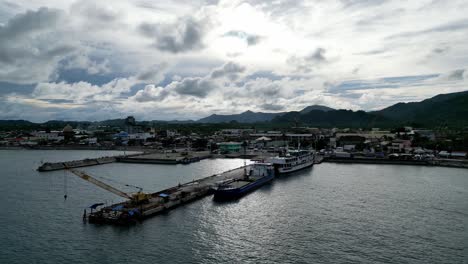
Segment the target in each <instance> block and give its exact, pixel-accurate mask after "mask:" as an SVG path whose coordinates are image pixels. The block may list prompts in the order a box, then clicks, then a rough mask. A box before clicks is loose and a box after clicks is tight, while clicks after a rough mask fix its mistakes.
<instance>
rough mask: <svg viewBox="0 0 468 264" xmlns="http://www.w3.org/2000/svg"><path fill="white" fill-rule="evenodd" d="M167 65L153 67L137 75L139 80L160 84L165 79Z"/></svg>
mask: <svg viewBox="0 0 468 264" xmlns="http://www.w3.org/2000/svg"><path fill="white" fill-rule="evenodd" d="M165 69H166V64H164V63H163V64H160V65H153V66H152V67H149V68H147V69H146V70H144V71H142V72H140V73H139V74H138V75H137V79H138V80H140V81H144V82H147V83H159V82H160V81H162V80H163V79H164V70H165Z"/></svg>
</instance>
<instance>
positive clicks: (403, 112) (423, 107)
mask: <svg viewBox="0 0 468 264" xmlns="http://www.w3.org/2000/svg"><path fill="white" fill-rule="evenodd" d="M467 116H468V91H464V92H458V93H450V94H440V95H437V96H434V97H432V98H429V99H426V100H423V101H421V102H412V103H397V104H395V105H392V106H390V107H387V108H384V109H382V110H379V111H371V112H364V111H351V110H343V109H333V108H330V107H327V106H322V105H311V106H308V107H306V108H304V109H302V110H300V111H291V112H280V113H263V112H252V111H246V112H243V113H240V114H234V115H211V116H208V117H205V118H202V119H200V120H198V121H196V122H199V123H223V122H225V123H228V122H233V121H235V122H238V123H256V122H271V123H275V124H286V123H288V124H296V125H297V124H299V123H300V124H305V125H311V126H321V127H331V126H338V127H343V126H349V127H389V126H398V125H413V126H427V127H434V126H451V127H464V126H468V118H466V117H467Z"/></svg>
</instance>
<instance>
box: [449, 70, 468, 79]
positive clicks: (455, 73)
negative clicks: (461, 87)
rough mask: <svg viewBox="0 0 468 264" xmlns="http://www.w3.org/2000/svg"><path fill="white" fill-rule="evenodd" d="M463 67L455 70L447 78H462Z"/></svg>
mask: <svg viewBox="0 0 468 264" xmlns="http://www.w3.org/2000/svg"><path fill="white" fill-rule="evenodd" d="M464 73H465V69H458V70H455V71H453V72H451V73H449V75H448V79H449V80H451V81H460V80H463V79H464V76H463V75H464Z"/></svg>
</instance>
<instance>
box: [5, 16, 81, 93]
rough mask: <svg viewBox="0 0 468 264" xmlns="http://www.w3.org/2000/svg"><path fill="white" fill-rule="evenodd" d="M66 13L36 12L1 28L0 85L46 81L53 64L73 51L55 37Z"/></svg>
mask: <svg viewBox="0 0 468 264" xmlns="http://www.w3.org/2000/svg"><path fill="white" fill-rule="evenodd" d="M65 21H66V19H65V13H64V12H63V11H60V10H55V9H49V8H39V9H38V10H37V11H27V12H25V13H22V14H18V15H16V16H14V17H13V18H11V19H10V20H9V21H8V22H7V23H6V24H5V25H4V26H0V39H1V41H0V81H5V82H11V83H21V84H28V83H34V82H37V81H44V80H47V79H48V78H49V77H50V75H51V74H52V73H54V67H55V65H56V63H57V62H58V61H59V60H60V59H61V58H63V57H64V56H66V55H68V54H70V53H72V52H74V51H75V50H76V47H75V46H74V45H73V44H72V43H68V42H67V41H66V40H64V39H63V37H64V36H63V35H60V34H57V31H58V28H59V27H60V26H62V25H63V24H65Z"/></svg>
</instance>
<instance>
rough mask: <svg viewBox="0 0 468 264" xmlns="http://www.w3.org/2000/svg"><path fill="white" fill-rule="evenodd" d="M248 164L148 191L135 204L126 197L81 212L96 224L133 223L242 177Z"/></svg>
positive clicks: (192, 199)
mask: <svg viewBox="0 0 468 264" xmlns="http://www.w3.org/2000/svg"><path fill="white" fill-rule="evenodd" d="M249 167H250V166H249V165H247V166H246V167H244V166H243V167H239V168H236V169H233V170H229V171H226V172H223V173H220V174H215V175H211V176H208V177H205V178H202V179H199V180H194V181H191V182H187V183H184V184H179V185H177V186H174V187H171V188H168V189H165V190H162V191H158V192H155V193H151V194H149V196H150V198H149V200H148V201H147V202H145V203H141V204H136V203H135V202H134V201H130V200H128V201H125V202H122V203H117V204H113V205H109V206H105V207H103V208H101V209H100V210H98V211H92V212H91V213H89V214H87V215H83V219H84V220H86V219H87V220H88V222H90V223H96V224H116V225H120V224H131V223H136V222H138V221H142V220H144V219H146V218H148V217H150V216H154V215H157V214H160V213H163V212H167V211H168V210H172V209H174V208H176V207H178V206H180V205H183V204H186V203H189V202H192V201H195V200H198V199H201V198H203V197H206V196H207V195H209V194H211V193H212V187H215V186H217V185H219V184H222V183H223V182H225V181H227V180H230V179H241V178H242V177H244V169H247V170H248V169H249Z"/></svg>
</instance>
